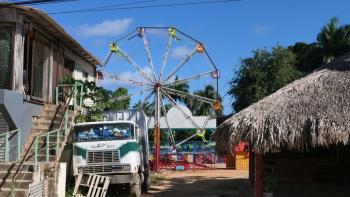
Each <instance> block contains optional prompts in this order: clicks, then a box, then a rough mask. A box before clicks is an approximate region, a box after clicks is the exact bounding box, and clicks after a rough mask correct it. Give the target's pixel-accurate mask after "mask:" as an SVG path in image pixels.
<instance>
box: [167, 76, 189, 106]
mask: <svg viewBox="0 0 350 197" xmlns="http://www.w3.org/2000/svg"><path fill="white" fill-rule="evenodd" d="M177 81H179V77H178V76H176V77H175V81H174V83H173V85H172V86H171V88H172V89H174V90H179V91H182V92H186V93H188V92H189V85H188V82H187V81H185V82H179V83H177ZM170 96H171V97H172V98H173V99H174V100H175V101H181V102H183V103H186V100H187V99H186V98H185V97H181V96H179V95H177V94H170Z"/></svg>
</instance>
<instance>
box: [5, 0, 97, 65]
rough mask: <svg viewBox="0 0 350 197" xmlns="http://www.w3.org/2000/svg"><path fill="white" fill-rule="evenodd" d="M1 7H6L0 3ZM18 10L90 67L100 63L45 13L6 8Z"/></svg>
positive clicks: (27, 8)
mask: <svg viewBox="0 0 350 197" xmlns="http://www.w3.org/2000/svg"><path fill="white" fill-rule="evenodd" d="M1 5H6V4H4V3H0V6H1ZM6 7H11V8H15V9H17V10H19V11H20V12H21V13H22V14H24V15H25V16H27V17H28V18H30V20H31V21H32V22H33V23H35V24H36V25H38V26H39V27H40V28H42V29H43V30H45V31H46V32H47V33H49V34H51V35H52V36H53V37H54V38H55V39H57V40H58V41H59V42H60V43H62V44H63V45H64V46H65V47H67V48H68V49H69V50H71V51H72V52H73V53H75V54H76V55H77V56H79V57H81V58H82V59H84V60H85V61H87V62H88V63H90V64H92V65H100V66H102V63H101V61H100V60H98V59H97V58H96V57H95V56H94V55H92V54H91V53H90V52H89V51H87V50H86V49H84V47H83V46H81V45H80V44H79V43H78V42H77V41H76V40H75V39H74V38H73V37H72V36H70V35H69V34H68V33H67V32H66V31H65V30H64V29H63V28H62V27H61V26H60V25H59V24H58V23H57V22H56V21H55V20H53V19H52V18H51V17H50V16H49V15H48V14H47V13H45V12H43V11H41V10H39V9H36V8H31V7H27V6H6Z"/></svg>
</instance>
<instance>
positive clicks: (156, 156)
mask: <svg viewBox="0 0 350 197" xmlns="http://www.w3.org/2000/svg"><path fill="white" fill-rule="evenodd" d="M160 97H161V96H160V87H156V104H155V117H154V119H155V125H154V159H153V170H154V171H155V172H159V169H160V168H159V167H160V166H159V157H160V150H159V149H160V148H159V147H160V124H159V120H160V107H161V106H160V101H161V98H160Z"/></svg>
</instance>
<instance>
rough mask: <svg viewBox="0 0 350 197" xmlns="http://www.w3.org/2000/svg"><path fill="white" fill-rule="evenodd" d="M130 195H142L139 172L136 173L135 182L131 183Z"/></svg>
mask: <svg viewBox="0 0 350 197" xmlns="http://www.w3.org/2000/svg"><path fill="white" fill-rule="evenodd" d="M129 197H141V177H140V175H139V174H137V175H135V181H134V183H132V184H130V193H129Z"/></svg>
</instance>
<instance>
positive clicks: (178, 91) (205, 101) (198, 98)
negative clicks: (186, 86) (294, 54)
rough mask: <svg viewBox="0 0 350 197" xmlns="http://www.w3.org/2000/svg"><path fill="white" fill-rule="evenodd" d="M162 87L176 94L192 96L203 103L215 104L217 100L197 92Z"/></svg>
mask: <svg viewBox="0 0 350 197" xmlns="http://www.w3.org/2000/svg"><path fill="white" fill-rule="evenodd" d="M162 88H163V89H164V90H165V91H166V92H168V93H171V94H175V95H177V96H181V97H192V98H194V99H196V100H198V101H201V102H203V103H208V104H213V103H215V102H217V101H216V100H214V99H210V98H206V97H202V96H198V95H195V94H190V93H187V92H183V91H180V90H175V89H172V88H168V87H162Z"/></svg>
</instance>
